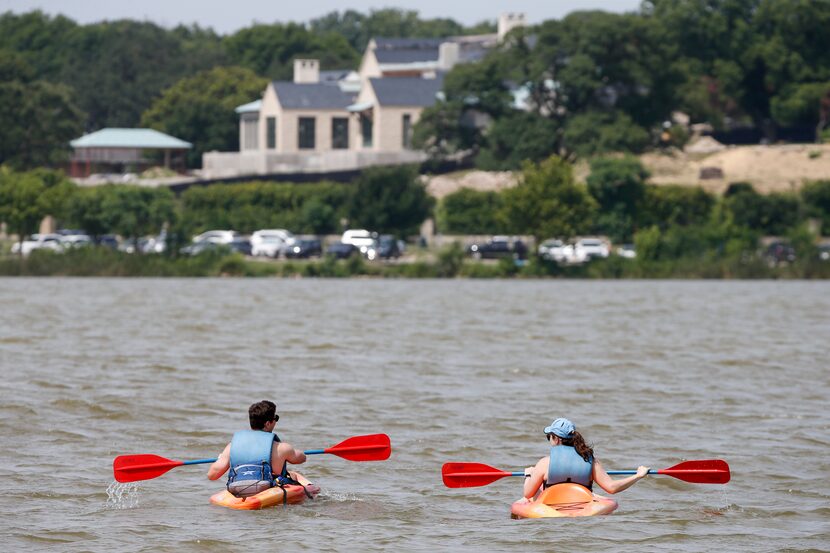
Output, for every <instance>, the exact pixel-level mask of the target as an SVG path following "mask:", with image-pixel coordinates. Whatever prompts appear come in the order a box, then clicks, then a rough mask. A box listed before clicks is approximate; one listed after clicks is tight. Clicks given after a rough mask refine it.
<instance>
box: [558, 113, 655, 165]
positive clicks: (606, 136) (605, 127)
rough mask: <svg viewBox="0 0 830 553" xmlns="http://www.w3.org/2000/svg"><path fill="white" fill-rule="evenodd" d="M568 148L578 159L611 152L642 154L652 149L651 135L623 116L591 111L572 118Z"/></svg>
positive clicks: (568, 125) (567, 129)
mask: <svg viewBox="0 0 830 553" xmlns="http://www.w3.org/2000/svg"><path fill="white" fill-rule="evenodd" d="M563 139H564V148H565V149H566V151H568V152H573V153H575V154H576V155H578V156H583V157H590V156H593V155H597V154H604V153H609V152H629V153H640V152H642V151H644V150H645V148H646V147H647V146H648V144H649V141H650V138H649V134H648V131H646V130H645V129H644V128H642V127H640V126H639V125H637V124H636V123H634V121H632V120H631V117H629V116H628V115H626V114H625V113H622V112H603V111H589V112H585V113H580V114H577V115H574V116H573V117H571V118H569V119H568V121H567V123H566V125H565V131H564V134H563Z"/></svg>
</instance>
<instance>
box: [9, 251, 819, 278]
mask: <svg viewBox="0 0 830 553" xmlns="http://www.w3.org/2000/svg"><path fill="white" fill-rule="evenodd" d="M0 276H6V277H8V276H23V277H46V276H68V277H283V278H350V277H360V278H379V279H381V278H426V279H440V278H470V279H479V278H481V279H548V278H559V279H571V278H579V279H828V278H830V263H827V262H825V261H821V260H819V259H818V258H815V259H805V260H796V261H794V262H792V263H786V264H778V265H773V264H770V263H768V262H767V261H765V260H764V259H763V258H761V257H748V256H745V255H744V256H729V255H713V254H706V255H703V256H700V257H688V258H681V259H673V260H664V261H653V260H638V259H625V258H622V257H618V256H611V257H609V258H607V259H597V260H593V261H591V262H590V263H586V264H583V265H570V266H568V265H558V264H557V263H555V262H552V261H544V260H539V259H531V260H529V261H527V262H524V263H517V262H516V261H514V260H513V259H502V260H498V261H494V262H481V261H473V260H469V259H466V257H465V256H464V252H463V250H462V249H461V247H460V246H458V245H453V246H450V247H446V248H444V249H442V250H441V251H440V252H438V254H437V255H435V256H429V257H428V256H414V258H413V259H411V260H409V261H406V262H396V263H384V262H367V261H365V260H364V259H363V258H361V257H359V256H355V257H352V258H351V259H347V260H336V259H334V258H330V257H323V258H321V259H319V260H301V261H297V260H290V261H289V260H280V261H259V260H252V259H248V258H245V257H244V256H242V255H241V254H238V253H226V252H221V251H215V252H207V253H204V254H201V255H198V256H193V257H170V256H166V255H162V254H144V255H135V254H127V253H124V252H118V251H112V250H108V249H106V248H96V247H89V248H79V249H76V250H72V251H68V252H65V253H54V252H50V251H35V252H32V254H31V255H30V256H28V257H25V258H21V257H19V256H6V257H2V258H0Z"/></svg>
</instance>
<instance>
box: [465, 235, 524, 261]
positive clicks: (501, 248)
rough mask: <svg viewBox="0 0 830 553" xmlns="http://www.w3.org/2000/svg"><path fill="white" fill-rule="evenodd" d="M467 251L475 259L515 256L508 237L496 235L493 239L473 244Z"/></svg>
mask: <svg viewBox="0 0 830 553" xmlns="http://www.w3.org/2000/svg"><path fill="white" fill-rule="evenodd" d="M467 253H468V254H470V255H471V256H472V257H473V258H474V259H496V258H500V257H513V248H511V247H510V242H508V241H507V239H503V238H498V237H494V238H493V239H492V240H489V241H487V242H483V243H480V244H472V245H470V246H469V247H468V248H467Z"/></svg>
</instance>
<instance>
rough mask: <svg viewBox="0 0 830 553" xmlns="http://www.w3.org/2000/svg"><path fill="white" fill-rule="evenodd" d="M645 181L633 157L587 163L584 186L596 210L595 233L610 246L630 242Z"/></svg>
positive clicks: (642, 170) (642, 169)
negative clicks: (594, 202) (609, 239)
mask: <svg viewBox="0 0 830 553" xmlns="http://www.w3.org/2000/svg"><path fill="white" fill-rule="evenodd" d="M647 178H648V171H646V169H645V168H644V167H643V165H642V164H641V163H640V160H638V159H637V158H635V157H631V156H626V157H623V158H596V159H593V160H591V174H590V175H588V178H587V184H588V191H589V192H590V193H591V196H593V198H594V199H595V200H596V201H597V203H598V204H599V207H600V214H599V216H598V217H597V223H596V227H595V230H596V231H597V232H599V233H602V234H606V235H608V236H610V237H611V240H612V241H613V242H630V241H631V237H632V236H633V234H634V231H635V230H636V221H637V216H638V209H639V207H640V204H641V202H642V200H643V196H644V195H645V188H646V184H645V181H646V179H647Z"/></svg>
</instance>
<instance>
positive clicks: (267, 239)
mask: <svg viewBox="0 0 830 553" xmlns="http://www.w3.org/2000/svg"><path fill="white" fill-rule="evenodd" d="M295 241H296V238H295V237H294V235H293V234H292V233H291V232H290V231H287V230H285V229H281V228H277V229H262V230H258V231H256V232H254V233H253V234H252V235H251V255H264V256H267V257H279V256H280V252H282V251H283V250H284V249H285V248H287V247H289V246H293V245H294V242H295Z"/></svg>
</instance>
